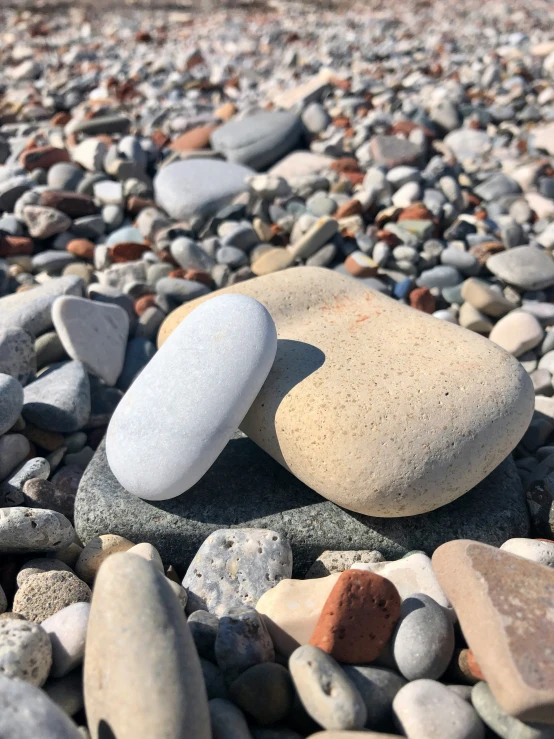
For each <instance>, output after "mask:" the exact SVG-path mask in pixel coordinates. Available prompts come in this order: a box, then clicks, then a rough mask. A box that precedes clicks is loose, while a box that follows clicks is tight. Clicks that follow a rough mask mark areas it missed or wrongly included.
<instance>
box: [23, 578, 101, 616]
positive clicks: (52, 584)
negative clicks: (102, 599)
mask: <svg viewBox="0 0 554 739" xmlns="http://www.w3.org/2000/svg"><path fill="white" fill-rule="evenodd" d="M90 598H91V592H90V588H89V587H88V585H86V584H85V583H84V582H83V581H82V580H79V578H78V577H77V576H76V575H74V574H73V573H72V572H59V571H52V572H44V573H42V574H41V575H35V576H34V577H30V578H29V579H28V580H26V581H25V582H24V583H23V585H22V586H21V587H20V588H19V590H18V591H17V592H16V594H15V597H14V600H13V610H14V611H15V613H20V614H21V615H22V616H23V617H24V618H26V619H27V620H28V621H36V622H37V623H41V622H42V621H45V620H46V619H47V618H48V617H49V616H53V615H54V614H55V613H58V611H61V610H62V609H63V608H66V607H67V606H69V605H71V604H72V603H88V602H89V601H90Z"/></svg>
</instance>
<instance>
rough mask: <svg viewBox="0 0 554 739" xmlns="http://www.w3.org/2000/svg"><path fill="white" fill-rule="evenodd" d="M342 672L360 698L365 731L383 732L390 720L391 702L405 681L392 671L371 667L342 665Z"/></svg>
mask: <svg viewBox="0 0 554 739" xmlns="http://www.w3.org/2000/svg"><path fill="white" fill-rule="evenodd" d="M343 670H344V671H345V673H346V676H347V677H348V679H349V680H351V681H352V682H353V683H354V685H355V686H356V688H357V689H358V692H359V693H360V695H361V696H362V699H363V701H364V703H365V707H366V710H367V719H366V722H365V727H366V729H372V730H374V731H385V730H386V729H387V727H388V726H389V725H390V722H391V719H392V702H393V700H394V696H395V695H396V694H397V693H398V691H399V690H400V688H402V687H403V686H404V685H406V680H404V678H403V677H401V676H400V675H399V674H398V673H397V672H394V670H389V669H388V668H387V667H374V666H373V665H359V666H358V665H344V666H343Z"/></svg>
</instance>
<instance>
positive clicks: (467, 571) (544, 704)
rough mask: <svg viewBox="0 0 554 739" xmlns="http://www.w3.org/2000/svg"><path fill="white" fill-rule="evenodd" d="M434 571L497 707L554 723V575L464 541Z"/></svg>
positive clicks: (438, 554) (442, 555)
mask: <svg viewBox="0 0 554 739" xmlns="http://www.w3.org/2000/svg"><path fill="white" fill-rule="evenodd" d="M433 569H434V570H435V574H436V576H437V578H438V580H439V583H440V584H441V586H442V588H443V590H444V591H445V592H446V595H447V596H448V598H449V599H450V601H451V602H452V605H453V606H454V608H455V610H456V613H457V615H458V618H459V620H460V626H461V627H462V631H463V633H464V636H465V638H466V641H467V643H468V646H469V648H470V649H471V651H472V652H473V655H474V657H475V660H476V661H477V664H478V665H479V668H480V669H481V671H482V672H483V675H484V676H485V678H486V680H487V682H488V684H489V687H490V689H491V691H492V692H493V694H494V697H495V698H496V700H497V701H498V702H499V704H500V705H501V707H502V708H503V709H504V710H505V711H506V713H508V714H509V715H510V716H515V717H517V718H519V719H521V720H522V721H535V722H539V723H549V724H553V723H554V659H552V645H553V644H554V617H553V615H552V614H553V613H554V570H553V569H552V568H551V567H546V566H544V565H540V564H537V563H536V562H530V561H529V560H527V559H524V558H523V557H518V556H516V555H514V554H510V553H508V552H504V551H502V550H501V549H496V548H495V547H491V546H488V545H487V544H481V543H480V542H476V541H469V540H458V541H450V542H448V543H447V544H443V545H442V546H440V547H439V548H438V549H437V550H436V551H435V553H434V555H433Z"/></svg>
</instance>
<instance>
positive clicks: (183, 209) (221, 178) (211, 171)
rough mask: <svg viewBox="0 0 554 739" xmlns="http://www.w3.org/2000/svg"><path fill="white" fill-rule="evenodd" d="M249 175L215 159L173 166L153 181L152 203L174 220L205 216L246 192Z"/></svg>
mask: <svg viewBox="0 0 554 739" xmlns="http://www.w3.org/2000/svg"><path fill="white" fill-rule="evenodd" d="M252 174H254V172H253V171H252V170H251V169H249V168H248V167H242V166H241V165H239V164H234V163H232V162H220V161H217V160H215V159H214V160H210V161H204V160H203V159H187V160H183V161H180V162H173V163H172V164H168V165H167V166H166V167H163V168H162V169H161V170H160V171H159V173H158V174H157V175H156V177H155V178H154V194H155V196H156V203H157V204H158V206H159V207H160V208H162V209H163V210H164V211H165V212H166V213H168V214H169V215H170V216H171V217H172V218H175V219H176V220H186V219H187V218H192V217H193V216H209V215H211V214H213V213H215V212H216V211H217V210H219V209H220V208H221V207H222V206H224V205H226V203H228V202H229V201H230V200H232V199H233V198H234V197H235V195H239V194H240V193H241V192H243V191H244V190H246V189H247V185H246V178H247V177H250V175H252Z"/></svg>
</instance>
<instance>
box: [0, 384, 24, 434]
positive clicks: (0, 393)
mask: <svg viewBox="0 0 554 739" xmlns="http://www.w3.org/2000/svg"><path fill="white" fill-rule="evenodd" d="M22 408H23V388H22V387H21V383H20V382H19V381H18V380H16V379H15V377H12V376H11V375H5V374H3V373H0V436H1V435H2V434H5V433H6V431H9V430H10V429H11V427H12V426H13V425H14V423H15V422H16V421H17V419H18V418H19V414H20V413H21V409H22Z"/></svg>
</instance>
